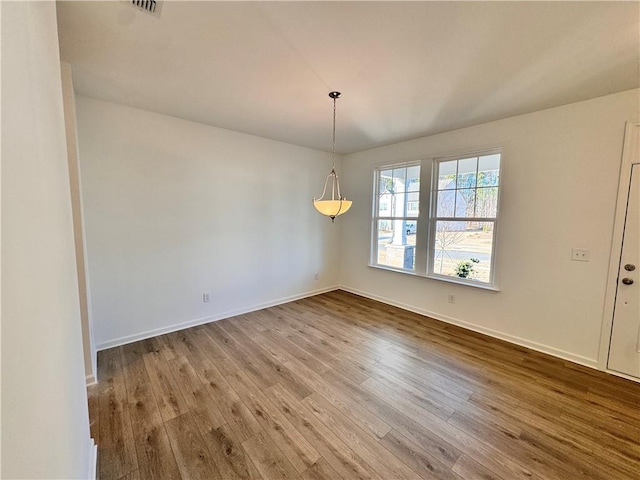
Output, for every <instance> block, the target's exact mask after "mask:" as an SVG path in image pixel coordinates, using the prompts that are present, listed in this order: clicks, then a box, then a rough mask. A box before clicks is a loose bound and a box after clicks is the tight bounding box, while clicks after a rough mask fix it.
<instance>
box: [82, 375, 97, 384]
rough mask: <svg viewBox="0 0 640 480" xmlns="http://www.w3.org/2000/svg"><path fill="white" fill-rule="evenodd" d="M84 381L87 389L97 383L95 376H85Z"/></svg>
mask: <svg viewBox="0 0 640 480" xmlns="http://www.w3.org/2000/svg"><path fill="white" fill-rule="evenodd" d="M85 381H86V383H87V387H90V386H91V385H95V384H96V383H98V381H97V380H96V376H95V375H87V376H86V377H85Z"/></svg>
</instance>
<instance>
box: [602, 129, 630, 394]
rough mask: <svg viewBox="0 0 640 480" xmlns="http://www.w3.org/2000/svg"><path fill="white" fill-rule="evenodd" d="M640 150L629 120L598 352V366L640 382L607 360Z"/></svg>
mask: <svg viewBox="0 0 640 480" xmlns="http://www.w3.org/2000/svg"><path fill="white" fill-rule="evenodd" d="M638 151H640V122H637V121H628V122H627V123H626V126H625V131H624V142H623V147H622V162H621V165H620V182H619V183H618V199H617V201H616V214H615V220H614V224H613V238H612V241H611V254H610V257H609V273H608V276H607V286H606V292H605V297H604V312H603V317H602V330H601V334H600V349H599V352H598V369H600V370H604V371H607V372H609V373H612V374H614V375H618V376H620V377H624V378H628V379H630V380H634V381H636V382H638V381H640V379H637V378H634V377H631V376H629V375H625V374H623V373H620V372H614V371H613V370H609V368H607V362H608V360H609V345H610V343H611V333H612V328H613V314H614V310H615V302H616V292H617V288H618V269H619V267H620V256H621V255H622V239H623V235H624V225H625V220H626V215H627V201H628V198H629V185H630V182H631V166H632V165H633V164H636V163H640V154H639V153H638Z"/></svg>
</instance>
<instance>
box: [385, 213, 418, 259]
mask: <svg viewBox="0 0 640 480" xmlns="http://www.w3.org/2000/svg"><path fill="white" fill-rule="evenodd" d="M415 232H416V222H415V221H412V220H378V225H377V244H378V249H377V258H376V261H377V263H378V265H385V266H388V267H393V268H402V269H405V270H414V268H415V244H416V235H415Z"/></svg>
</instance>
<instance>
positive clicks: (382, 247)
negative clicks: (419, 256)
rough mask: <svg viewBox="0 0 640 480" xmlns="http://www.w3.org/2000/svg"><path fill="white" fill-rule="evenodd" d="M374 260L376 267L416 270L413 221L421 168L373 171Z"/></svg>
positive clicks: (416, 207)
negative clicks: (374, 182) (374, 185)
mask: <svg viewBox="0 0 640 480" xmlns="http://www.w3.org/2000/svg"><path fill="white" fill-rule="evenodd" d="M376 187H377V188H376V192H377V201H376V202H375V203H376V211H375V214H374V219H373V223H374V231H375V232H376V233H375V238H374V242H373V244H374V247H373V248H374V258H375V263H376V264H377V265H383V266H387V267H393V268H399V269H403V270H409V271H413V270H414V269H415V246H416V235H415V234H416V230H417V224H416V219H417V217H418V202H419V198H420V165H417V164H413V165H411V164H409V165H407V164H404V165H401V166H400V165H396V166H394V167H393V168H389V169H379V170H377V171H376Z"/></svg>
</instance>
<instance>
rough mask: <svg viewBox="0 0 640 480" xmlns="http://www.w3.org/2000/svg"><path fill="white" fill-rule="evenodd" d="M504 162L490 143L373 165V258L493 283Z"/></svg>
mask: <svg viewBox="0 0 640 480" xmlns="http://www.w3.org/2000/svg"><path fill="white" fill-rule="evenodd" d="M500 163H501V153H500V151H499V150H493V151H485V152H482V153H478V154H473V155H464V156H459V157H448V158H443V159H436V160H423V161H421V162H414V163H402V164H396V165H390V166H383V167H378V168H376V169H375V176H374V183H375V185H374V192H375V198H374V212H373V225H372V233H373V235H372V237H373V238H372V248H371V265H372V266H376V267H383V268H390V269H393V270H397V271H400V272H406V273H412V274H415V275H420V276H427V277H430V278H435V279H439V280H446V281H452V282H456V283H464V284H468V285H475V286H479V287H484V288H491V289H495V288H496V285H495V283H496V282H495V273H494V271H495V246H496V232H497V226H498V199H499V189H500ZM421 177H422V183H421ZM429 185H430V187H429ZM421 202H422V203H421ZM421 207H422V208H421Z"/></svg>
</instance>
